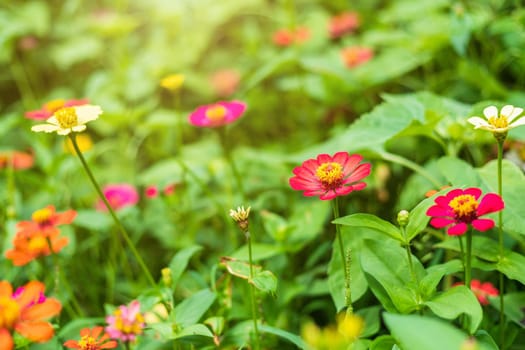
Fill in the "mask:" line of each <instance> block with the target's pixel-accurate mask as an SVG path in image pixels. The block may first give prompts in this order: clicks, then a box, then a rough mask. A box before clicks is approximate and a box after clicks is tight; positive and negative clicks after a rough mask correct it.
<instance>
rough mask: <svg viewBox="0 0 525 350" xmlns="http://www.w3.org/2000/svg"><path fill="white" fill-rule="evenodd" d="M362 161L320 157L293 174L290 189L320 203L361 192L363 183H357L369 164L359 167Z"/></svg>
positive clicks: (352, 157)
mask: <svg viewBox="0 0 525 350" xmlns="http://www.w3.org/2000/svg"><path fill="white" fill-rule="evenodd" d="M362 160H363V157H362V156H360V155H358V154H352V155H349V154H348V153H347V152H337V153H336V154H334V156H333V157H331V156H330V155H328V154H320V155H318V156H317V159H308V160H306V161H304V162H303V164H302V165H301V166H298V167H296V168H295V169H294V170H293V173H294V174H295V176H294V177H292V178H290V186H292V188H293V189H294V190H298V191H304V195H305V196H319V198H320V199H322V200H328V199H333V198H335V197H337V196H344V195H347V194H349V193H350V192H352V191H359V190H362V189H363V188H365V187H366V183H364V182H360V181H361V180H362V179H364V178H365V177H367V176H368V175H369V174H370V169H371V165H370V164H369V163H360V162H361V161H362Z"/></svg>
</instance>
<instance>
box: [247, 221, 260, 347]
mask: <svg viewBox="0 0 525 350" xmlns="http://www.w3.org/2000/svg"><path fill="white" fill-rule="evenodd" d="M245 235H246V241H247V243H248V261H249V263H250V281H253V277H254V274H253V257H252V240H251V235H250V231H246V232H245ZM249 285H250V299H251V303H252V318H253V331H254V337H255V344H254V346H255V349H256V350H258V349H260V348H261V345H260V343H259V340H260V338H259V327H258V326H257V305H256V302H255V286H254V285H253V284H252V283H249Z"/></svg>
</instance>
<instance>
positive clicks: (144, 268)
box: [68, 133, 157, 288]
mask: <svg viewBox="0 0 525 350" xmlns="http://www.w3.org/2000/svg"><path fill="white" fill-rule="evenodd" d="M68 136H69V137H70V139H71V143H72V144H73V148H74V149H75V152H76V154H77V155H78V158H79V159H80V162H81V163H82V165H83V167H84V170H85V171H86V173H87V175H88V177H89V179H90V180H91V183H92V184H93V187H95V190H96V191H97V193H98V195H99V197H100V199H101V200H102V202H103V203H104V205H105V206H106V208H107V209H108V211H109V213H110V214H111V217H112V218H113V221H114V222H115V225H117V228H118V230H119V232H120V234H121V235H122V237H123V238H124V240H125V241H126V243H127V245H128V247H129V249H130V250H131V252H132V254H133V255H134V257H135V259H136V260H137V263H138V264H139V266H140V267H141V269H142V272H143V273H144V275H145V276H146V279H147V280H148V282H149V283H150V284H151V286H152V287H153V288H156V286H157V285H156V283H155V280H154V279H153V276H152V275H151V273H150V272H149V270H148V268H147V266H146V264H145V263H144V260H143V259H142V257H141V256H140V254H139V252H138V251H137V249H136V248H135V244H133V241H132V240H131V238H130V236H129V234H128V233H127V231H126V229H125V228H124V226H123V225H122V223H121V222H120V220H119V218H118V217H117V215H116V214H115V211H114V210H113V208H112V207H111V205H110V204H109V202H108V200H107V198H106V196H104V194H103V193H102V190H101V189H100V186H99V184H98V182H97V180H96V179H95V177H94V176H93V173H92V172H91V169H90V168H89V166H88V164H87V162H86V160H85V159H84V156H83V155H82V152H81V151H80V149H79V147H78V143H77V140H76V137H75V133H70V134H69V135H68Z"/></svg>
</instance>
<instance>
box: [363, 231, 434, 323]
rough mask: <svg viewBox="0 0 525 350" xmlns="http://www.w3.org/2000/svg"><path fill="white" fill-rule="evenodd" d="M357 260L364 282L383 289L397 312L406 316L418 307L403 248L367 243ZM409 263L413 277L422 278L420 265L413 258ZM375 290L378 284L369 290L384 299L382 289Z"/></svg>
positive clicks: (376, 242)
mask: <svg viewBox="0 0 525 350" xmlns="http://www.w3.org/2000/svg"><path fill="white" fill-rule="evenodd" d="M360 261H361V266H362V268H363V271H364V272H365V273H366V277H367V279H368V280H369V281H370V280H374V281H376V282H377V283H378V284H379V285H380V286H381V287H382V289H383V290H384V291H385V292H386V294H387V295H388V298H389V299H390V300H391V302H392V304H393V305H394V306H395V308H396V309H397V310H398V311H399V312H401V313H408V312H411V311H414V310H417V309H418V308H419V307H420V305H419V301H418V298H417V293H416V290H415V285H414V281H412V277H411V274H410V271H409V269H408V259H407V256H406V251H405V250H404V249H403V248H401V247H399V246H396V245H393V244H388V245H387V244H384V242H378V241H372V240H366V241H365V242H364V244H363V251H362V252H361V259H360ZM412 261H413V266H414V271H415V274H416V276H417V278H418V279H421V278H422V277H423V275H424V269H423V266H422V265H421V263H420V262H419V260H418V259H417V258H415V257H412ZM376 287H377V285H371V288H372V291H373V292H374V293H376V291H377V292H378V294H376V296H377V297H378V298H381V297H382V298H384V297H385V296H384V295H383V294H382V290H379V289H377V288H376ZM379 294H380V295H379ZM385 307H387V305H385Z"/></svg>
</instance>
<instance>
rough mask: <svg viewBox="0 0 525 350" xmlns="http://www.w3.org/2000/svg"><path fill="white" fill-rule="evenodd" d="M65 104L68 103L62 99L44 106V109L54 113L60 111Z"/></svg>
mask: <svg viewBox="0 0 525 350" xmlns="http://www.w3.org/2000/svg"><path fill="white" fill-rule="evenodd" d="M65 103H66V101H64V100H62V99H57V100H52V101H49V102H48V103H46V104H45V105H44V109H46V110H48V111H50V112H53V113H54V112H56V111H58V110H59V109H60V108H62V107H64V104H65Z"/></svg>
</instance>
